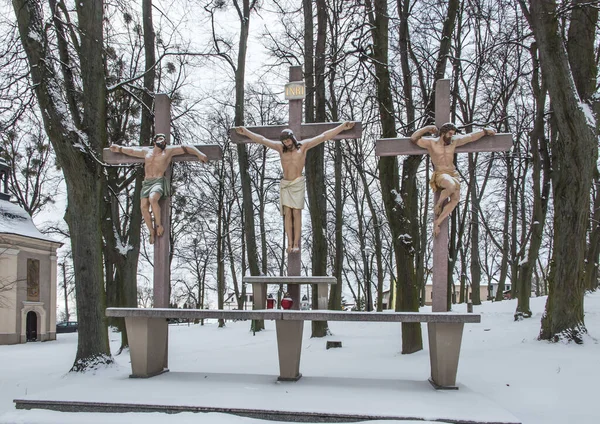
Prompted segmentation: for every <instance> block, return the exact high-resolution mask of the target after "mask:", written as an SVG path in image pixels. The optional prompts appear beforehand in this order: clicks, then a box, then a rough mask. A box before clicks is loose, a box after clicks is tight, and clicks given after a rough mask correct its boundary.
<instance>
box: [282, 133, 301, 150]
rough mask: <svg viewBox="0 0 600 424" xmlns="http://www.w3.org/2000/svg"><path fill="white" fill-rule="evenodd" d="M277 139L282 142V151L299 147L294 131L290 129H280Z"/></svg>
mask: <svg viewBox="0 0 600 424" xmlns="http://www.w3.org/2000/svg"><path fill="white" fill-rule="evenodd" d="M279 140H280V141H281V144H283V153H285V152H287V151H288V150H292V149H294V150H298V149H299V148H300V143H298V140H296V136H295V135H294V131H292V130H290V129H286V130H283V131H281V135H280V136H279Z"/></svg>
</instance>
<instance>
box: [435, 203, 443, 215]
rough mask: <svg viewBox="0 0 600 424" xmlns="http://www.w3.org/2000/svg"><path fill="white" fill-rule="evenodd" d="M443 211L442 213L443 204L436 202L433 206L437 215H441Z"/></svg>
mask: <svg viewBox="0 0 600 424" xmlns="http://www.w3.org/2000/svg"><path fill="white" fill-rule="evenodd" d="M441 213H442V205H440V204H436V205H435V207H434V208H433V214H434V215H435V216H440V214H441Z"/></svg>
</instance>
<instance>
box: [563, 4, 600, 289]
mask: <svg viewBox="0 0 600 424" xmlns="http://www.w3.org/2000/svg"><path fill="white" fill-rule="evenodd" d="M573 3H574V5H575V7H574V8H573V11H572V13H571V20H570V25H569V32H568V40H567V53H568V55H569V63H570V64H571V70H572V73H573V80H574V82H575V86H576V87H577V92H578V93H579V96H580V97H581V99H582V100H583V101H585V102H589V103H590V104H591V106H592V111H593V112H594V115H595V116H599V113H600V102H599V101H598V100H597V98H596V96H595V93H596V78H597V75H598V66H597V64H596V56H595V44H596V31H595V28H596V26H597V24H598V6H597V4H593V3H590V2H589V1H587V0H575V1H574V2H573ZM599 128H600V123H598V122H596V133H598V131H599ZM594 186H595V190H594V196H593V204H592V211H591V219H590V228H589V241H588V245H587V252H586V262H585V263H586V265H585V267H586V270H585V288H586V290H595V289H596V288H597V287H598V260H599V259H600V226H599V225H598V222H599V220H600V196H599V192H598V189H600V175H599V174H598V170H597V169H596V170H595V172H594Z"/></svg>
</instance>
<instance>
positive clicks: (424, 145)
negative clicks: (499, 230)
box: [375, 79, 513, 312]
mask: <svg viewBox="0 0 600 424" xmlns="http://www.w3.org/2000/svg"><path fill="white" fill-rule="evenodd" d="M449 120H450V80H447V79H443V80H438V81H437V82H436V89H435V127H434V126H432V127H426V128H424V129H422V130H419V131H417V132H415V134H416V136H415V134H413V137H412V141H411V138H410V137H405V138H382V139H379V140H377V142H376V146H375V155H377V156H397V155H422V154H426V153H428V151H429V152H430V153H432V152H433V154H432V159H433V158H434V155H435V158H436V159H437V162H438V164H437V165H440V162H442V163H444V161H449V162H450V163H449V165H451V167H450V168H454V165H453V164H451V162H452V160H453V157H451V158H445V157H444V156H443V153H440V152H441V150H439V149H444V144H442V143H445V141H444V137H443V134H442V131H440V137H439V139H437V140H436V139H424V138H422V135H424V134H426V133H427V132H435V131H436V128H437V129H442V128H443V127H447V128H452V127H454V125H452V124H447V125H445V123H447V122H448V121H449ZM428 129H431V131H428ZM455 131H456V127H454V129H453V130H451V131H450V133H451V135H454V132H455ZM494 134H495V133H494V131H492V130H487V129H484V130H483V131H482V132H481V133H478V134H477V135H475V134H474V133H471V134H469V135H467V136H455V137H452V136H450V138H448V143H450V140H452V143H455V146H456V147H455V150H454V151H455V152H456V153H473V152H500V151H506V150H509V149H510V148H511V147H512V145H513V143H512V135H511V134H495V135H494ZM461 139H462V142H461ZM473 140H475V141H473ZM466 143H468V144H466ZM451 148H452V149H454V146H451ZM432 162H435V161H433V160H432ZM434 164H435V163H434ZM437 165H436V168H437ZM440 168H441V166H440ZM434 171H438V172H436V174H438V175H437V176H435V177H433V178H432V180H433V185H436V186H437V187H438V188H437V189H436V191H435V195H434V205H435V209H434V212H435V215H436V221H434V238H433V290H432V311H433V312H446V311H447V310H448V307H447V305H448V303H447V301H448V219H447V215H448V213H449V212H451V209H452V208H453V207H454V206H455V205H456V203H458V199H457V197H458V190H456V195H455V196H456V197H454V196H444V197H446V198H447V197H450V201H449V202H448V203H449V204H445V205H444V202H445V200H446V199H445V198H444V197H442V198H441V199H440V193H448V191H445V190H444V187H445V184H447V183H449V184H450V185H451V187H452V188H454V187H456V188H457V185H458V180H457V176H453V175H451V174H452V172H445V171H447V170H444V169H441V170H438V169H434Z"/></svg>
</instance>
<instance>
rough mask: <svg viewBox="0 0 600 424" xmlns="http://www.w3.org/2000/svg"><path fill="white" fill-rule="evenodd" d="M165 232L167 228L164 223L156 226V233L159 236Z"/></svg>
mask: <svg viewBox="0 0 600 424" xmlns="http://www.w3.org/2000/svg"><path fill="white" fill-rule="evenodd" d="M164 232H165V229H164V227H163V226H162V225H158V226H157V227H156V235H157V236H159V237H160V236H162V235H163V234H164Z"/></svg>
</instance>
